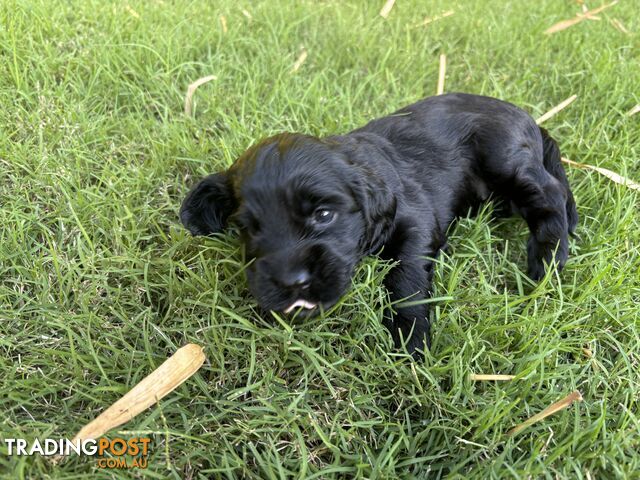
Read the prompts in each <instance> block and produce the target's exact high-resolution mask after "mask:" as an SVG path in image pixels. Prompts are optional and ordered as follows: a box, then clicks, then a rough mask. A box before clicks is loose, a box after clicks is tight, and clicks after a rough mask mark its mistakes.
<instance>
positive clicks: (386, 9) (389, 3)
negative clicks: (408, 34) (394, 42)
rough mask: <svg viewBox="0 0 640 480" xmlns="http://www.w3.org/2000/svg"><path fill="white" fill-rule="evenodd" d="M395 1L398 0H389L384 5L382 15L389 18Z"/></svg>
mask: <svg viewBox="0 0 640 480" xmlns="http://www.w3.org/2000/svg"><path fill="white" fill-rule="evenodd" d="M394 3H396V0H387V1H386V2H385V4H384V5H383V6H382V9H381V10H380V16H381V17H382V18H387V17H388V16H389V14H390V13H391V9H392V8H393V4H394Z"/></svg>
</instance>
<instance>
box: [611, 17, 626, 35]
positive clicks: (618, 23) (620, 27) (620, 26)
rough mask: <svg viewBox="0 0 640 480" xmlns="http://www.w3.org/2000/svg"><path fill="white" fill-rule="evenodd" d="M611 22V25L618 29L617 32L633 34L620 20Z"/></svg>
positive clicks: (615, 19)
mask: <svg viewBox="0 0 640 480" xmlns="http://www.w3.org/2000/svg"><path fill="white" fill-rule="evenodd" d="M609 21H610V22H611V25H613V26H614V28H616V30H619V31H621V32H622V33H624V34H625V35H629V34H630V33H631V32H629V30H627V28H626V27H625V26H624V25H623V24H622V22H621V21H620V20H618V19H617V18H612V19H611V20H609Z"/></svg>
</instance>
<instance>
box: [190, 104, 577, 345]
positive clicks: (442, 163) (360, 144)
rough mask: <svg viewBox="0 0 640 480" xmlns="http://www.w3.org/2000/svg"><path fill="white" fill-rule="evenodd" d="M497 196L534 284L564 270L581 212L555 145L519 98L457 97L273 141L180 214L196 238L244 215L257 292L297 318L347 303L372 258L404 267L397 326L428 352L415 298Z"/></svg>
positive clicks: (397, 273)
mask: <svg viewBox="0 0 640 480" xmlns="http://www.w3.org/2000/svg"><path fill="white" fill-rule="evenodd" d="M490 196H492V198H496V199H498V200H500V201H501V202H502V204H503V205H504V206H505V207H506V209H507V210H508V211H509V212H511V211H516V212H518V213H520V215H522V216H523V217H524V219H525V220H526V222H527V224H528V226H529V229H530V231H531V237H530V238H529V243H528V263H529V268H528V273H529V276H531V277H532V278H534V279H539V278H540V277H542V276H543V275H544V272H545V264H551V263H553V262H555V263H556V264H557V266H558V268H562V267H563V266H564V264H565V262H566V260H567V253H568V252H567V250H568V248H567V236H568V234H569V233H572V232H573V230H574V228H575V226H576V223H577V221H578V215H577V212H576V206H575V202H574V200H573V195H572V193H571V190H570V188H569V184H568V182H567V178H566V176H565V173H564V170H563V167H562V165H561V163H560V151H559V150H558V146H557V145H556V143H555V141H554V140H553V139H552V138H551V137H550V136H549V135H548V134H547V132H546V131H545V130H543V129H541V128H539V127H538V126H537V125H536V123H535V122H534V121H533V119H532V118H531V117H530V116H529V115H528V114H527V113H525V112H524V111H523V110H521V109H519V108H518V107H515V106H514V105H512V104H510V103H506V102H503V101H501V100H497V99H494V98H489V97H482V96H477V95H467V94H461V93H457V94H449V95H441V96H437V97H430V98H427V99H425V100H422V101H420V102H418V103H415V104H413V105H410V106H408V107H406V108H404V109H402V110H399V111H398V112H396V113H394V114H392V115H389V116H388V117H384V118H381V119H378V120H373V121H372V122H370V123H369V124H367V125H365V126H364V127H362V128H359V129H357V130H354V131H353V132H351V133H349V134H346V135H343V136H331V137H326V138H322V139H320V138H316V137H312V136H309V135H303V134H298V133H283V134H280V135H276V136H273V137H271V138H267V139H266V140H263V141H261V142H260V143H258V144H257V145H254V146H253V147H251V148H250V149H249V150H248V151H246V152H245V153H244V154H243V155H242V156H241V157H240V158H239V159H238V160H237V161H236V162H235V163H234V164H233V165H232V166H231V168H229V170H228V171H226V172H222V173H217V174H214V175H210V176H208V177H206V178H205V179H203V180H202V181H201V182H200V183H198V184H197V185H196V186H195V187H194V188H193V189H192V190H191V192H190V193H189V194H188V196H187V197H186V199H185V200H184V203H183V204H182V207H181V209H180V218H181V220H182V223H183V224H184V225H185V227H187V228H188V229H189V230H190V231H191V233H192V234H194V235H209V234H212V233H217V232H220V231H222V230H223V229H224V227H225V225H226V223H227V220H230V219H231V220H233V222H234V223H236V224H237V225H238V226H239V227H240V230H241V232H242V238H243V241H244V243H245V246H246V254H247V258H248V259H249V260H251V261H252V262H251V263H250V265H249V266H248V269H247V278H248V283H249V288H250V290H251V292H252V293H253V295H254V296H255V297H256V299H257V300H258V303H259V304H260V306H262V307H263V308H265V309H267V310H274V311H278V312H282V313H285V314H288V313H291V312H293V311H296V312H299V313H300V314H302V315H311V314H316V313H318V312H320V311H321V310H323V309H326V308H328V307H330V306H332V305H333V304H335V303H336V302H337V301H338V300H339V299H340V297H341V296H342V295H343V293H344V292H345V290H346V289H347V288H348V287H349V285H350V280H351V276H352V274H353V271H354V268H355V266H356V265H357V263H358V261H359V260H360V259H361V258H362V257H364V256H365V255H369V254H372V253H378V252H380V253H381V255H382V256H384V257H385V258H390V259H394V260H396V261H397V262H398V263H397V265H396V266H394V268H393V269H392V270H391V272H390V273H389V275H388V276H387V277H386V279H385V285H386V287H387V288H388V289H389V291H390V293H391V297H392V300H393V301H400V300H405V299H406V300H407V302H406V303H407V305H406V306H402V303H398V304H397V306H396V311H395V312H389V313H388V314H387V320H386V324H387V327H388V328H389V330H390V331H391V333H392V335H393V337H394V340H395V341H396V343H397V344H398V343H400V342H401V341H404V342H406V347H407V350H408V351H409V352H411V353H415V351H416V349H423V348H424V342H425V341H426V342H427V345H429V338H430V337H429V320H428V316H427V307H426V306H425V304H424V303H420V302H416V300H423V299H425V298H426V297H428V296H429V295H430V291H431V287H430V285H431V279H432V275H433V263H432V260H430V258H431V259H432V258H434V257H436V255H437V254H438V251H439V249H441V248H442V247H443V246H444V243H445V240H446V233H447V229H448V227H449V225H450V224H451V222H452V221H453V220H454V219H455V218H456V217H457V216H459V215H466V214H467V213H468V212H469V210H470V209H475V208H477V207H478V205H479V204H480V203H481V202H484V201H485V200H487V199H488V198H489V197H490ZM416 303H417V304H416Z"/></svg>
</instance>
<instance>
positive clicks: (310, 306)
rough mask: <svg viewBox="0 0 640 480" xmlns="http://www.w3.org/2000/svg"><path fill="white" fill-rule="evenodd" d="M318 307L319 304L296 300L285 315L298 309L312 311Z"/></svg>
mask: <svg viewBox="0 0 640 480" xmlns="http://www.w3.org/2000/svg"><path fill="white" fill-rule="evenodd" d="M317 306H318V305H317V304H315V303H311V302H307V301H306V300H296V301H295V302H293V303H292V304H291V305H289V307H287V309H286V310H285V311H284V313H290V312H291V311H293V309H294V308H296V307H303V308H306V309H307V310H311V309H313V308H316V307H317Z"/></svg>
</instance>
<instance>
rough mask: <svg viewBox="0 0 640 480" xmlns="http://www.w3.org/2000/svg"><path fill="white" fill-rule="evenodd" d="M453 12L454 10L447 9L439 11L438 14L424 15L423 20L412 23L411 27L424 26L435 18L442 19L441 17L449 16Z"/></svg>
mask: <svg viewBox="0 0 640 480" xmlns="http://www.w3.org/2000/svg"><path fill="white" fill-rule="evenodd" d="M454 13H455V11H453V10H447V11H446V12H443V13H440V14H438V15H434V16H433V17H425V19H424V20H423V21H421V22H420V23H417V24H415V25H413V26H412V27H411V28H418V27H425V26H427V25H429V24H430V23H433V22H435V21H436V20H442V19H443V18H447V17H450V16H451V15H453V14H454Z"/></svg>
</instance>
